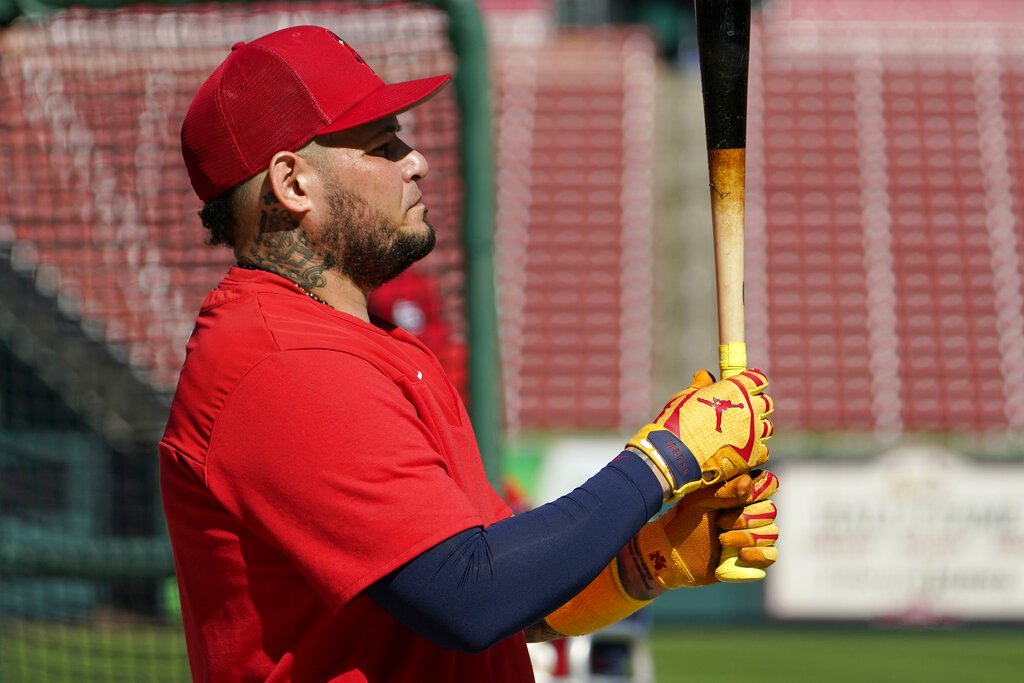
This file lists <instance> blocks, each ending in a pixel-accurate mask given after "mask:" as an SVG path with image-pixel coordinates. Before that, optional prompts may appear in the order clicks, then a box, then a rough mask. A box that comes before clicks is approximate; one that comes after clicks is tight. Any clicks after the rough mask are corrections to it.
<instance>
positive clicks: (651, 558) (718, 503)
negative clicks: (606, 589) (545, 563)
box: [619, 471, 779, 599]
mask: <svg viewBox="0 0 1024 683" xmlns="http://www.w3.org/2000/svg"><path fill="white" fill-rule="evenodd" d="M751 475H754V476H751ZM778 488H779V480H778V478H777V477H776V476H775V475H774V474H772V473H771V472H768V471H762V472H753V473H750V474H747V473H744V474H741V475H739V476H738V477H736V478H734V479H731V480H730V481H728V482H725V483H724V484H719V485H717V486H714V487H709V488H706V489H702V490H700V491H697V492H695V493H691V494H690V495H687V496H686V497H685V498H683V499H682V500H681V501H680V502H678V503H677V504H676V505H675V507H673V508H672V509H671V510H669V511H668V512H667V513H665V514H664V515H662V516H661V517H659V518H657V519H655V520H653V521H651V522H648V523H647V524H646V525H645V526H644V527H643V529H641V530H640V532H639V533H638V534H637V535H636V536H634V537H633V540H632V541H631V542H630V544H629V545H628V546H626V548H624V549H623V552H621V553H620V554H619V563H620V566H623V565H624V564H627V563H630V562H631V563H632V567H630V569H631V571H629V572H628V573H629V574H632V575H634V576H637V575H639V577H642V580H641V581H639V582H637V581H636V579H634V578H633V577H630V578H631V580H630V581H629V584H630V585H628V586H627V588H628V589H630V593H631V594H632V596H633V597H635V598H637V599H651V598H653V597H655V596H657V595H658V594H660V593H662V592H664V590H665V589H672V588H680V587H683V586H689V587H693V586H705V585H708V584H712V583H717V582H718V579H717V578H716V577H715V568H716V566H717V565H718V561H719V557H720V555H721V552H722V548H723V547H724V548H737V549H738V550H739V561H740V564H741V566H744V567H750V568H757V569H762V570H763V569H765V568H767V567H769V566H770V565H771V564H772V563H773V562H775V560H776V558H777V557H778V553H777V551H776V549H775V547H774V546H775V540H776V539H777V538H778V535H779V531H778V528H777V527H776V526H775V513H776V510H775V504H774V503H772V501H771V500H769V499H768V498H769V497H770V496H771V495H772V494H773V493H775V491H777V490H778ZM626 573H627V572H625V571H624V574H626ZM762 578H763V574H762ZM637 583H641V584H644V583H646V584H647V586H646V589H643V590H638V589H635V588H634V586H636V585H637Z"/></svg>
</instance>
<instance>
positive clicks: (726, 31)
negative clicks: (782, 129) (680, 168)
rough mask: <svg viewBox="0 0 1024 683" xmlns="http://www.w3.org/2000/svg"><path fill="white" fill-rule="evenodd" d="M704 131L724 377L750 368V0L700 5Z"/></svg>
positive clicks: (707, 0) (726, 570)
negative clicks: (746, 274) (746, 281)
mask: <svg viewBox="0 0 1024 683" xmlns="http://www.w3.org/2000/svg"><path fill="white" fill-rule="evenodd" d="M694 19H695V21H696V28H697V52H698V55H699V58H700V82H701V94H702V97H703V101H704V133H705V136H706V138H707V150H708V177H709V180H710V184H711V225H712V231H713V233H714V244H715V287H716V290H717V297H718V359H719V369H720V370H721V373H722V379H726V378H728V377H732V376H733V375H737V374H739V373H741V372H743V371H744V370H745V369H746V367H747V345H746V339H745V335H744V320H743V225H744V223H743V221H744V200H745V192H746V153H747V73H748V69H749V62H750V0H694ZM737 559H738V558H737V551H735V550H733V549H723V551H722V558H721V561H720V563H719V565H718V568H717V569H716V570H715V576H717V577H718V579H719V580H721V581H728V582H742V581H755V580H757V579H760V578H763V577H764V571H763V570H761V569H750V568H745V567H740V566H738V565H737V564H736V562H737Z"/></svg>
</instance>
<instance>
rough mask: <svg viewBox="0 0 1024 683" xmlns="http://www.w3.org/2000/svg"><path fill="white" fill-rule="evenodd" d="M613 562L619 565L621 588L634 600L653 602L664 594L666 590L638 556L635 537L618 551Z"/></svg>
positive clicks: (637, 545)
mask: <svg viewBox="0 0 1024 683" xmlns="http://www.w3.org/2000/svg"><path fill="white" fill-rule="evenodd" d="M615 562H618V565H619V579H620V580H621V581H622V588H623V590H625V591H626V592H627V593H628V594H629V596H630V597H631V598H633V599H634V600H653V599H654V598H656V597H658V596H659V595H661V594H662V593H664V592H666V590H667V589H666V588H665V587H664V586H662V585H661V584H660V583H658V581H657V580H656V579H655V578H654V577H653V576H652V575H651V573H650V571H649V570H648V569H647V565H646V563H644V561H643V558H642V557H641V554H640V544H639V542H638V540H637V536H633V538H631V539H630V540H629V543H627V544H626V545H625V547H623V548H622V550H620V551H619V553H618V555H616V556H615Z"/></svg>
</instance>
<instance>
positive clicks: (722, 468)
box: [627, 370, 774, 502]
mask: <svg viewBox="0 0 1024 683" xmlns="http://www.w3.org/2000/svg"><path fill="white" fill-rule="evenodd" d="M767 386H768V378H767V377H765V375H764V373H762V372H761V371H760V370H745V371H744V372H741V373H740V374H738V375H735V376H733V377H730V378H729V379H724V380H722V381H720V382H715V381H714V378H712V377H711V375H710V374H709V373H708V372H707V371H706V370H699V371H698V372H697V373H696V374H695V375H694V376H693V383H692V384H691V385H690V386H689V387H687V388H686V389H685V390H683V391H681V392H679V393H678V394H676V395H675V396H673V397H672V398H671V400H669V402H668V403H667V404H666V405H665V407H664V408H663V409H662V411H661V412H660V413H659V414H658V416H657V417H656V418H655V419H654V422H652V423H651V424H649V425H647V426H645V427H644V428H643V429H641V430H640V431H639V432H637V434H636V436H634V437H633V438H632V439H630V441H629V442H628V444H627V445H629V446H632V447H634V448H638V449H640V450H641V451H643V452H644V453H645V454H646V455H647V457H648V458H650V459H651V460H652V461H653V462H654V464H655V465H657V466H658V469H660V470H661V472H662V474H663V475H664V476H665V478H666V479H667V480H668V482H669V486H670V487H671V489H672V493H671V495H670V496H669V498H668V500H669V502H671V501H675V500H678V499H679V498H681V497H682V496H684V495H686V494H687V493H690V492H692V491H696V490H698V489H700V488H703V487H705V486H710V485H712V484H716V483H719V482H723V481H726V480H727V479H731V478H733V477H735V476H736V475H738V474H742V473H743V472H747V471H748V470H750V469H751V468H754V467H757V466H758V465H761V464H763V463H764V462H766V461H767V460H768V448H767V447H766V446H765V445H764V442H765V441H766V440H767V439H769V438H770V437H771V435H772V431H773V426H772V423H771V420H769V419H768V416H769V415H771V413H772V411H773V410H774V407H773V403H772V399H771V398H770V397H769V396H768V394H765V393H764V389H765V387H767Z"/></svg>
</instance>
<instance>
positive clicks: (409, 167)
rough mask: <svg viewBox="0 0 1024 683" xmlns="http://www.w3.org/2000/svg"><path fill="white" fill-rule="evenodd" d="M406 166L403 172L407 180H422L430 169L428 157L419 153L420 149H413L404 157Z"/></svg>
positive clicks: (403, 160)
mask: <svg viewBox="0 0 1024 683" xmlns="http://www.w3.org/2000/svg"><path fill="white" fill-rule="evenodd" d="M402 163H403V164H404V167H403V169H402V172H403V174H404V176H405V179H406V180H409V181H412V180H420V179H421V178H424V177H425V176H426V175H427V173H428V172H429V171H430V165H429V164H427V158H426V157H425V156H423V155H422V154H420V153H419V151H418V150H415V149H411V150H409V153H408V154H406V155H405V158H404V159H402Z"/></svg>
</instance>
